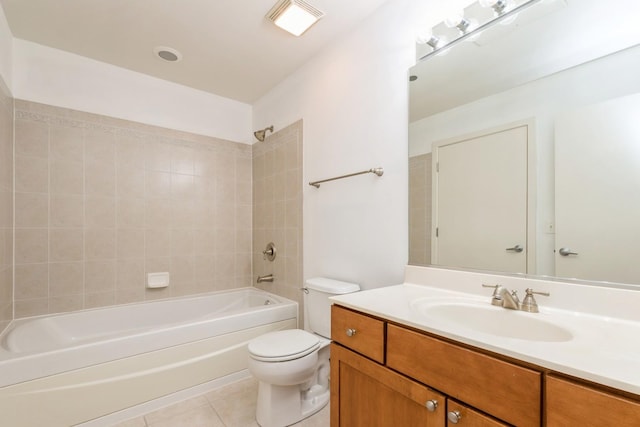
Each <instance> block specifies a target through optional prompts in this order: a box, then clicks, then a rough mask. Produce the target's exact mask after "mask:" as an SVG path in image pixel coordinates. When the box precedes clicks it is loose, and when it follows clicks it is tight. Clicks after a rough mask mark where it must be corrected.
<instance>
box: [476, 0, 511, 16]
mask: <svg viewBox="0 0 640 427" xmlns="http://www.w3.org/2000/svg"><path fill="white" fill-rule="evenodd" d="M479 3H480V6H482V7H490V8H492V9H493V11H494V12H495V13H496V15H497V16H500V15H502V14H503V13H505V11H506V9H507V7H508V6H509V1H508V0H479Z"/></svg>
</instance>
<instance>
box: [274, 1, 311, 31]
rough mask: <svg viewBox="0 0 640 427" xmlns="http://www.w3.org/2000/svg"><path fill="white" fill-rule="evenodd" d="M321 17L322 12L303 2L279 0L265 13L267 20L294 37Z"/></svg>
mask: <svg viewBox="0 0 640 427" xmlns="http://www.w3.org/2000/svg"><path fill="white" fill-rule="evenodd" d="M323 16H324V13H323V12H321V11H320V10H318V9H316V8H315V7H313V6H311V5H310V4H309V3H307V2H305V1H303V0H280V1H279V2H278V3H276V5H275V6H273V7H272V8H271V10H270V11H269V13H267V19H269V20H270V21H272V22H273V23H274V24H276V25H277V26H278V27H280V28H282V29H283V30H285V31H287V32H289V33H291V34H293V35H294V36H296V37H298V36H300V35H302V34H303V33H304V32H305V31H307V30H308V29H309V28H310V27H311V26H312V25H313V24H315V23H316V22H318V20H319V19H320V18H322V17H323Z"/></svg>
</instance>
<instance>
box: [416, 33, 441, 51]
mask: <svg viewBox="0 0 640 427" xmlns="http://www.w3.org/2000/svg"><path fill="white" fill-rule="evenodd" d="M416 42H417V43H419V44H426V45H429V46H430V47H431V48H432V49H433V50H438V49H440V48H441V47H442V46H444V45H446V44H447V39H446V38H444V37H438V36H434V35H433V32H431V31H426V32H424V33H422V34H419V35H418V37H417V38H416Z"/></svg>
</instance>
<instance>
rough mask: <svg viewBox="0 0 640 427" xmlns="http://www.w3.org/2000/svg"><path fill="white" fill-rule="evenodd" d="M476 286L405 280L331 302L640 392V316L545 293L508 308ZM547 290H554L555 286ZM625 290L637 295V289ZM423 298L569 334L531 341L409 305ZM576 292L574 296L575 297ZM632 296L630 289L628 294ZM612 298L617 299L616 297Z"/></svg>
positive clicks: (577, 375)
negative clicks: (527, 309)
mask: <svg viewBox="0 0 640 427" xmlns="http://www.w3.org/2000/svg"><path fill="white" fill-rule="evenodd" d="M408 276H411V275H408ZM485 283H486V282H485ZM474 286H477V287H478V288H480V290H479V291H478V292H477V293H476V292H475V289H474V293H469V292H468V289H465V286H464V285H461V286H459V287H458V288H462V289H465V290H466V291H465V292H460V291H459V290H457V289H452V288H456V286H455V285H451V284H448V285H447V286H446V288H443V287H440V286H432V285H423V284H410V283H405V284H401V285H396V286H389V287H383V288H377V289H372V290H366V291H362V292H357V293H352V294H347V295H340V296H336V297H333V298H331V299H332V300H333V302H334V303H337V304H339V305H342V306H345V307H349V308H353V309H355V310H359V311H362V312H364V313H368V314H371V315H374V316H378V317H382V318H385V319H388V320H391V321H394V322H397V323H400V324H403V325H406V326H411V327H413V328H416V329H420V330H423V331H426V332H431V333H433V334H437V335H440V336H442V337H446V338H450V339H453V340H456V341H459V342H461V343H465V344H469V345H472V346H475V347H478V348H482V349H485V350H489V351H492V352H495V353H499V354H502V355H505V356H510V357H513V358H515V359H519V360H522V361H525V362H529V363H533V364H535V365H538V366H541V367H544V368H548V369H551V370H554V371H557V372H562V373H565V374H568V375H572V376H575V377H578V378H582V379H585V380H590V381H593V382H595V383H599V384H603V385H606V386H610V387H614V388H617V389H621V390H624V391H627V392H630V393H634V394H637V395H640V321H636V320H634V319H628V318H626V319H625V318H620V317H614V316H607V315H603V314H602V313H599V314H598V315H594V314H590V313H587V312H581V311H576V310H568V309H566V308H558V307H552V306H545V302H546V301H549V300H545V299H544V297H538V304H539V305H540V313H524V312H521V311H515V310H506V309H503V308H500V307H493V306H491V304H490V302H491V297H490V296H491V292H490V291H491V290H490V289H489V290H487V289H482V288H481V286H480V284H477V285H474ZM553 286H558V284H555V285H553ZM538 288H539V286H538ZM510 289H511V288H510ZM519 290H520V289H519ZM539 290H542V289H539ZM551 292H552V295H553V290H551ZM565 292H566V290H565ZM626 292H634V293H637V294H638V295H640V292H638V291H626ZM479 293H481V294H483V295H479ZM521 293H523V292H521ZM560 293H562V292H560ZM423 298H434V299H439V298H448V299H451V298H454V299H455V298H463V299H464V300H466V301H474V303H476V304H486V305H487V306H489V307H493V308H495V309H496V310H504V311H505V312H511V313H510V314H509V313H505V314H506V315H507V316H512V315H513V316H533V317H535V318H536V319H539V320H544V321H547V322H549V323H552V324H554V325H558V326H561V327H562V328H564V329H566V330H568V331H570V333H571V335H572V338H571V339H569V340H567V341H561V342H545V341H530V340H526V339H518V338H508V337H503V336H498V335H493V334H489V333H484V332H478V331H476V330H473V329H471V328H468V327H466V326H460V325H458V324H456V323H455V322H450V321H446V320H441V319H432V318H425V316H423V315H422V314H421V313H420V312H419V311H418V310H416V309H415V308H412V303H413V302H415V301H416V300H420V299H423ZM575 298H576V297H575V296H574V298H573V301H575ZM635 298H636V295H635V294H634V295H633V298H632V299H633V300H635ZM613 299H614V300H616V301H618V299H617V298H613ZM555 305H556V306H562V301H558V300H557V298H556V301H555ZM586 305H587V306H588V304H586ZM605 305H606V304H605ZM635 310H636V311H638V312H640V306H637V305H636V306H635ZM601 311H602V310H601ZM623 311H624V310H623Z"/></svg>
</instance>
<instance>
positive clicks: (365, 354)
mask: <svg viewBox="0 0 640 427" xmlns="http://www.w3.org/2000/svg"><path fill="white" fill-rule="evenodd" d="M331 319H332V320H331V336H332V339H333V341H334V342H333V343H332V344H331V425H332V426H333V427H338V426H343V427H352V426H379V427H388V426H403V427H404V426H426V427H444V426H452V425H460V426H465V427H467V426H468V427H499V426H507V425H508V424H505V423H502V422H500V421H498V420H496V419H494V418H492V417H490V416H487V415H485V414H483V413H481V412H480V411H478V410H476V409H474V408H472V407H471V406H468V405H467V404H465V403H462V402H460V401H457V400H453V399H450V398H449V396H453V397H455V398H456V399H458V398H460V399H461V400H463V399H464V398H466V397H470V399H469V400H470V401H472V402H475V400H474V399H473V397H474V396H475V395H476V394H477V395H479V396H484V397H483V398H482V400H481V401H482V402H484V401H485V400H491V399H492V397H493V396H492V395H491V394H492V393H493V391H494V388H495V387H496V384H502V383H503V382H508V381H506V379H502V380H498V382H497V383H495V382H494V383H492V382H487V383H485V384H483V383H482V380H483V379H484V378H488V377H487V376H483V375H480V376H476V375H471V376H470V377H467V376H466V375H465V372H467V370H468V368H469V367H470V368H471V369H473V370H476V369H477V370H478V371H479V372H480V373H482V371H483V370H484V369H486V368H487V366H490V365H486V364H482V363H479V364H478V363H477V362H474V358H473V357H469V356H467V359H465V360H464V361H463V362H462V363H463V364H462V365H457V366H456V363H458V362H455V361H454V362H452V363H450V364H449V365H448V366H442V369H443V371H442V373H441V374H440V375H439V376H438V377H439V378H450V381H449V386H447V387H443V388H439V387H438V386H442V383H441V382H440V381H436V384H437V385H434V384H433V383H432V382H431V381H430V374H425V373H424V372H422V369H421V367H423V366H424V365H425V363H428V362H430V363H432V364H434V365H433V366H435V365H436V361H437V358H439V357H440V356H441V355H438V354H429V351H431V350H429V349H427V348H425V347H424V342H423V341H421V339H423V338H428V339H430V338H429V337H427V336H426V335H422V334H419V333H416V332H413V331H409V330H406V329H404V328H401V327H398V326H395V325H391V324H387V322H385V321H383V320H381V319H376V318H373V317H370V316H367V315H364V314H361V313H358V312H355V311H352V310H349V309H345V308H343V307H340V306H336V305H334V306H333V307H332V318H331ZM404 333H408V334H415V336H414V335H407V336H404V335H403V334H404ZM442 344H445V343H442ZM446 345H449V344H446ZM394 347H397V348H394ZM453 347H454V349H453V350H454V351H455V349H456V348H455V346H453ZM434 351H435V350H434ZM464 351H469V350H464ZM400 355H405V356H408V357H401V356H400ZM443 357H444V358H445V359H447V358H448V357H449V356H448V355H446V356H443ZM478 357H480V358H481V359H483V360H484V358H485V357H486V356H484V355H478ZM390 362H391V364H390ZM497 362H499V361H497ZM485 363H486V362H485ZM468 364H469V365H468ZM412 365H414V366H412ZM488 373H489V375H494V374H495V375H498V376H499V375H512V374H513V372H511V371H500V370H497V371H496V370H495V368H494V370H490V371H489V372H488ZM470 378H471V379H472V380H473V381H470ZM491 379H492V378H491ZM457 381H459V382H460V383H459V384H457V385H456V382H457ZM473 384H475V389H474V388H473V387H472V385H473ZM436 389H437V390H438V391H436ZM445 389H447V390H448V391H445ZM458 389H464V390H469V391H468V393H463V394H460V393H458V391H457V390H458ZM445 393H446V394H445ZM497 395H498V396H504V398H505V399H507V400H509V399H510V398H511V396H509V395H508V392H501V393H498V394H497ZM494 396H495V394H494ZM469 400H464V401H465V402H466V403H469ZM537 401H538V402H539V401H540V394H539V384H538V395H537ZM486 406H488V407H492V406H491V405H490V404H488V405H486ZM449 413H451V414H449ZM539 415H540V413H539V407H538V412H537V416H538V417H539ZM449 417H451V418H449ZM518 425H525V424H522V423H518ZM538 425H539V424H538Z"/></svg>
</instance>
